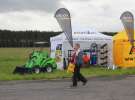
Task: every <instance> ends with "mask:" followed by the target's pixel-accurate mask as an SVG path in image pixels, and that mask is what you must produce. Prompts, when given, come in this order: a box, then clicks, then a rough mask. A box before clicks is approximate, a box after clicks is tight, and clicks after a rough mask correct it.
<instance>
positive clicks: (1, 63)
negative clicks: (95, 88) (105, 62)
mask: <svg viewBox="0 0 135 100" xmlns="http://www.w3.org/2000/svg"><path fill="white" fill-rule="evenodd" d="M32 50H33V48H0V80H37V79H55V78H69V77H71V75H72V74H71V73H67V72H66V71H59V70H56V71H54V72H53V73H41V74H32V75H28V74H25V75H18V74H15V75H14V74H12V72H13V70H14V69H15V67H16V66H17V65H23V64H24V63H25V62H26V61H27V59H28V54H29V53H30V52H32ZM46 50H47V51H48V52H49V49H48V48H46ZM82 73H83V74H84V75H85V76H87V77H91V76H112V75H132V74H135V69H117V70H108V69H106V68H99V67H95V68H94V67H89V68H83V69H82Z"/></svg>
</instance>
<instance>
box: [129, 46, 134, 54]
mask: <svg viewBox="0 0 135 100" xmlns="http://www.w3.org/2000/svg"><path fill="white" fill-rule="evenodd" d="M129 54H135V46H132V47H131V50H130V52H129Z"/></svg>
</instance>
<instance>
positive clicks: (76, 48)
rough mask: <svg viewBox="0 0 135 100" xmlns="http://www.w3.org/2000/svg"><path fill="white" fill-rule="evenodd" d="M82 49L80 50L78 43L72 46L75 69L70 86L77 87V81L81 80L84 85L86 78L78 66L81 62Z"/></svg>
mask: <svg viewBox="0 0 135 100" xmlns="http://www.w3.org/2000/svg"><path fill="white" fill-rule="evenodd" d="M82 55H83V54H82V51H81V50H80V44H78V43H77V44H75V46H74V53H73V58H72V61H73V63H74V64H75V69H74V73H73V77H72V82H73V84H72V85H71V87H77V81H82V82H83V85H86V83H87V80H86V78H85V77H84V76H83V75H82V74H81V73H80V68H81V66H82V63H83V59H82Z"/></svg>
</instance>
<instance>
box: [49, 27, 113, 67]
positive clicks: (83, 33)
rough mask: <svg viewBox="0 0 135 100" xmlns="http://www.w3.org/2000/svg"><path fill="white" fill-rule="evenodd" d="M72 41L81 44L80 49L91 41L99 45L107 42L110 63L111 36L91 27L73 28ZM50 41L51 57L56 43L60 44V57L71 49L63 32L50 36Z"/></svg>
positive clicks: (87, 45)
mask: <svg viewBox="0 0 135 100" xmlns="http://www.w3.org/2000/svg"><path fill="white" fill-rule="evenodd" d="M72 36H73V43H79V44H80V45H81V49H87V48H90V45H91V44H92V43H97V44H100V46H102V45H104V44H108V51H109V52H108V55H109V56H111V57H109V65H111V64H112V36H107V35H104V34H102V33H99V32H97V31H96V30H95V29H91V28H75V29H73V31H72ZM50 42H51V57H54V58H55V55H56V52H55V51H56V48H57V45H58V44H62V47H61V53H62V54H61V56H62V58H67V56H68V50H71V49H72V47H71V46H70V44H69V43H68V41H67V39H66V36H65V34H64V33H61V34H59V35H57V36H54V37H51V38H50Z"/></svg>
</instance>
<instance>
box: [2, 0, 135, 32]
mask: <svg viewBox="0 0 135 100" xmlns="http://www.w3.org/2000/svg"><path fill="white" fill-rule="evenodd" d="M134 4H135V0H0V29H8V30H39V31H61V28H60V27H59V24H58V23H57V21H56V19H55V18H54V14H55V12H56V11H57V9H59V8H66V9H68V10H69V12H70V14H71V18H72V20H71V22H72V26H79V27H82V28H83V27H87V28H94V29H96V30H97V31H100V32H103V31H107V32H116V31H121V30H122V29H123V25H122V23H121V21H120V16H121V14H122V13H123V12H124V11H131V12H132V13H133V14H135V6H134Z"/></svg>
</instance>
